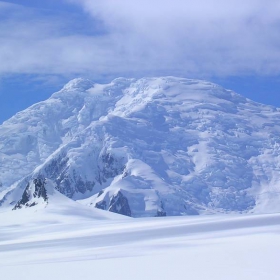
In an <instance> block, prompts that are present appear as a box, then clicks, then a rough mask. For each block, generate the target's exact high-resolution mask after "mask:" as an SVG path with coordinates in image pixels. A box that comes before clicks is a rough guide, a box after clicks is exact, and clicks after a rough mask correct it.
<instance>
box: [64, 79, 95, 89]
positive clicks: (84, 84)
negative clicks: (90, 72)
mask: <svg viewBox="0 0 280 280" xmlns="http://www.w3.org/2000/svg"><path fill="white" fill-rule="evenodd" d="M93 85H94V83H93V82H92V81H90V80H88V79H84V78H75V79H73V80H71V81H69V82H68V83H67V84H66V85H65V86H64V87H63V88H62V90H67V91H70V90H80V91H86V90H88V89H89V88H91V87H92V86H93Z"/></svg>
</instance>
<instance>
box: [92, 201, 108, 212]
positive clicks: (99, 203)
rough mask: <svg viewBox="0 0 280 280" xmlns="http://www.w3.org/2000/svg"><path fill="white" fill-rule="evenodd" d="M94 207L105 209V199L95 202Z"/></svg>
mask: <svg viewBox="0 0 280 280" xmlns="http://www.w3.org/2000/svg"><path fill="white" fill-rule="evenodd" d="M95 207H96V208H98V209H102V210H106V208H107V203H106V201H105V200H103V201H100V202H97V203H96V204H95Z"/></svg>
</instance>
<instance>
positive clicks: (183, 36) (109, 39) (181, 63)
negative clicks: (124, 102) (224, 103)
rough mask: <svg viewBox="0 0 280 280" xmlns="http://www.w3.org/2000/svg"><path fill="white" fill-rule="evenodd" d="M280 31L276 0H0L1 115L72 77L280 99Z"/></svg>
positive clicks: (278, 103)
mask: <svg viewBox="0 0 280 280" xmlns="http://www.w3.org/2000/svg"><path fill="white" fill-rule="evenodd" d="M194 2H195V3H194ZM279 34H280V1H279V0H270V1H264V0H246V1H244V0H227V1H224V0H197V1H190V0H153V1H151V0H130V1H127V0H95V1H90V0H45V1H38V0H33V1H32V0H18V1H1V0H0V43H1V44H0V62H1V63H0V112H1V114H0V123H1V122H2V121H4V120H5V119H7V118H9V117H10V116H12V115H13V114H14V113H16V112H17V111H19V110H22V109H24V108H26V107H28V106H30V105H32V104H33V103H35V102H38V101H41V100H44V99H46V98H48V97H49V96H50V95H51V93H53V92H54V91H56V90H59V89H60V88H61V87H62V86H63V84H65V83H66V82H67V81H68V80H70V79H72V78H75V77H86V78H90V79H92V80H94V81H96V82H107V81H110V80H111V79H113V78H116V77H119V76H125V77H143V76H160V75H174V76H181V77H187V78H198V79H206V80H209V81H213V82H216V83H218V84H220V85H222V86H224V87H226V88H229V89H233V90H234V91H236V92H238V93H240V94H242V95H244V96H246V97H248V98H251V99H253V100H255V101H258V102H262V103H266V104H272V105H274V106H278V107H280V87H279V86H280V36H279Z"/></svg>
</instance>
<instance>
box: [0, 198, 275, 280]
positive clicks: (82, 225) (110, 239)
mask: <svg viewBox="0 0 280 280" xmlns="http://www.w3.org/2000/svg"><path fill="white" fill-rule="evenodd" d="M0 224H1V227H0V264H1V279H9V280H15V279H21V280H33V279H34V280H35V279H36V280H38V279H40V280H45V279H46V280H47V279H48V280H49V279H59V280H66V279H67V280H69V279H71V280H72V279H83V280H87V279H122V280H131V279H133V280H135V279H160V280H162V279H207V280H208V279H209V280H211V279H213V280H214V279H215V280H220V279H221V280H225V279H227V280H236V279H238V280H248V279H254V280H263V279H269V280H279V275H280V266H279V252H280V214H266V215H265V214H262V215H210V216H185V217H162V218H140V219H133V218H129V217H125V216H121V215H117V214H114V213H109V212H106V211H102V210H99V209H91V208H88V207H85V206H82V205H78V203H77V202H73V203H72V202H71V203H70V202H69V201H67V202H66V201H65V203H64V204H63V203H62V204H61V205H60V206H56V207H53V206H50V207H46V208H42V209H38V208H37V209H36V210H34V208H32V207H31V208H27V209H21V210H20V211H9V212H2V213H0Z"/></svg>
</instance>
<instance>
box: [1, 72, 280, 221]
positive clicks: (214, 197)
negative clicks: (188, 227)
mask: <svg viewBox="0 0 280 280" xmlns="http://www.w3.org/2000/svg"><path fill="white" fill-rule="evenodd" d="M279 143H280V110H279V109H278V108H274V107H272V106H266V105H262V104H259V103H256V102H253V101H251V100H249V99H246V98H244V97H242V96H240V95H238V94H236V93H234V92H232V91H230V90H226V89H224V88H222V87H220V86H218V85H216V84H213V83H210V82H206V81H200V80H190V79H184V78H176V77H159V78H143V79H139V80H136V79H125V78H118V79H115V80H113V81H112V82H111V83H109V84H96V83H92V82H91V81H89V80H84V79H74V80H72V81H70V82H69V83H68V84H67V85H65V86H64V87H63V89H62V90H60V91H59V92H56V93H54V94H53V95H52V96H51V97H50V98H49V99H48V100H46V101H43V102H40V103H37V104H34V105H33V106H31V107H29V108H27V109H26V110H24V111H21V112H19V113H17V114H16V115H15V116H13V117H12V118H11V119H9V120H7V121H6V122H4V123H3V124H2V125H1V126H0V166H1V174H0V181H1V187H0V207H6V208H10V209H20V208H22V207H27V206H28V207H30V206H33V207H36V205H37V203H38V201H42V203H44V205H45V207H47V206H48V203H47V197H48V194H47V190H45V189H44V188H42V187H41V185H42V186H43V185H44V184H43V183H42V184H41V185H40V188H39V187H38V186H39V185H38V182H44V180H47V181H48V182H51V185H52V186H54V188H55V189H56V191H59V192H60V193H62V194H64V195H65V196H67V197H68V198H70V199H73V200H76V201H78V202H79V203H82V204H86V205H88V206H90V207H96V208H100V209H103V210H109V211H111V212H116V213H120V214H123V215H127V216H133V217H143V216H165V215H193V214H203V213H216V212H223V213H225V212H226V213H228V212H241V213H243V212H275V211H279V210H280V203H279V201H280V186H279V183H278V182H279V181H280V164H279V162H280V160H279V159H280V158H279V157H280V148H279ZM38 180H41V181H38ZM30 182H31V183H30ZM36 184H37V185H38V186H37V185H36ZM32 186H33V187H32ZM31 187H32V188H34V191H33V197H32V193H30V190H31V189H30V188H31ZM39 190H40V191H39ZM40 193H42V197H41V198H40V197H39V194H40ZM44 197H45V198H44ZM35 198H36V199H35ZM34 199H35V202H36V203H35V202H34ZM56 201H57V200H56Z"/></svg>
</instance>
